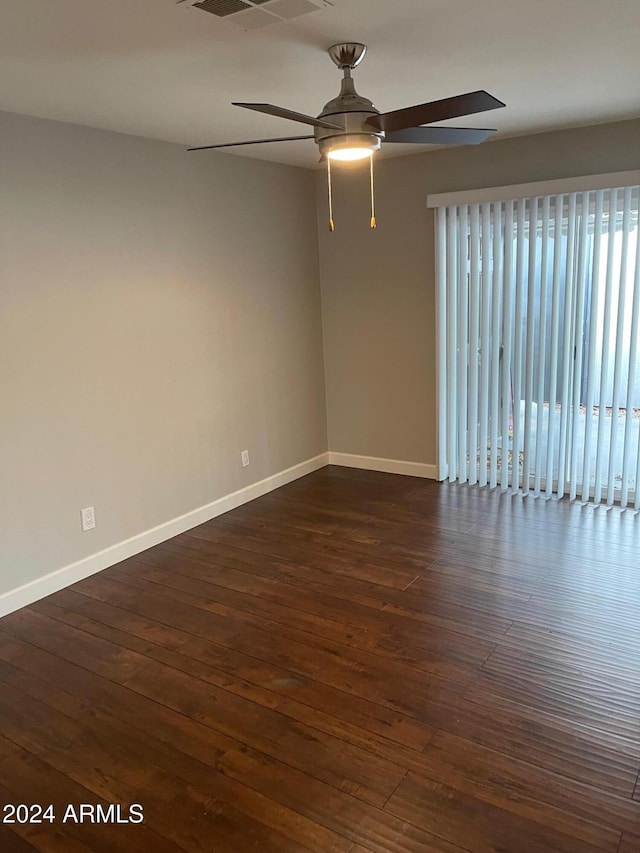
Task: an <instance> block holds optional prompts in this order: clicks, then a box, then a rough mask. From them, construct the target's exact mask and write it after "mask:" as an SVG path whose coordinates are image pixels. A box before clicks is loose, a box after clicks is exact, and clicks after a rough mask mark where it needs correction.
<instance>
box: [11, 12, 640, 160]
mask: <svg viewBox="0 0 640 853" xmlns="http://www.w3.org/2000/svg"><path fill="white" fill-rule="evenodd" d="M332 3H333V6H332V8H328V9H324V10H322V11H318V12H314V13H312V14H309V15H305V16H304V17H301V18H298V19H297V20H292V21H290V22H288V23H278V24H275V25H273V26H270V27H267V28H264V29H259V30H252V31H248V32H245V31H244V30H242V29H241V28H240V27H239V26H237V25H236V24H234V23H232V22H231V21H230V20H229V19H227V20H225V19H224V18H217V17H215V16H214V15H211V14H207V13H206V12H203V11H201V10H197V9H193V8H190V7H189V5H188V3H184V4H182V5H177V4H176V2H175V0H0V109H3V110H8V111H12V112H18V113H24V114H28V115H33V116H39V117H43V118H53V119H59V120H62V121H69V122H75V123H78V124H85V125H90V126H92V127H100V128H105V129H109V130H116V131H121V132H124V133H131V134H136V135H140V136H147V137H152V138H156V139H163V140H167V141H171V142H178V143H181V144H184V145H185V146H186V145H206V144H213V143H218V142H234V141H240V140H244V139H256V138H262V137H269V136H289V135H298V134H305V133H307V129H306V128H305V126H304V125H301V124H295V123H293V122H290V121H286V120H284V119H277V118H273V117H270V116H266V115H263V114H260V113H252V112H249V111H246V110H241V109H238V108H237V107H233V106H231V104H230V102H231V101H232V100H238V101H258V102H259V101H266V102H269V103H273V104H277V105H279V106H284V107H288V108H290V109H293V110H298V111H300V112H305V113H311V114H314V115H317V114H318V113H319V112H320V110H321V109H322V106H323V104H324V103H325V102H326V101H328V100H329V99H330V98H332V97H334V95H336V94H337V92H338V88H339V80H340V73H339V72H338V70H337V69H336V68H335V66H334V65H333V64H332V63H331V61H330V60H329V58H328V56H327V55H326V54H325V49H326V48H327V47H328V46H329V45H331V44H333V43H335V42H338V41H350V40H354V41H362V42H365V43H366V44H367V45H368V46H369V53H368V54H367V57H366V59H365V61H364V63H363V64H362V65H361V66H360V67H359V68H358V69H357V71H356V72H355V78H356V86H357V88H358V91H360V93H361V94H363V95H365V96H366V97H368V98H371V100H373V102H374V103H375V105H376V106H377V107H378V109H380V110H381V111H383V112H384V111H387V110H392V109H398V108H399V107H403V106H409V105H411V104H415V103H421V102H424V101H430V100H436V99H439V98H444V97H448V96H451V95H456V94H460V93H462V92H468V91H473V90H475V89H486V90H488V91H489V92H491V93H492V94H493V95H495V96H496V97H498V98H500V99H501V100H502V101H505V102H506V103H507V107H506V109H502V110H497V111H496V112H492V113H485V114H480V115H479V116H472V117H470V118H468V119H463V120H458V121H457V122H453V123H454V124H458V125H466V126H469V127H473V126H476V127H487V126H488V127H492V126H493V127H497V128H498V129H499V134H498V136H513V135H520V134H524V133H530V132H536V131H542V130H547V129H551V128H561V127H571V126H577V125H585V124H597V123H600V122H607V121H614V120H616V119H624V118H632V117H635V116H638V115H640V49H639V48H638V44H639V39H638V36H639V34H640V2H639V1H638V0H604V1H603V0H483V2H478V0H332ZM309 132H312V131H311V129H309ZM385 147H386V151H385V153H386V154H394V155H395V154H408V153H414V152H415V151H416V150H428V149H424V148H416V147H415V146H408V145H393V146H392V145H389V144H387V145H386V146H385ZM231 150H232V151H235V153H238V154H241V155H243V156H251V157H259V158H263V159H267V160H274V161H277V162H285V163H292V164H295V165H300V166H309V167H311V166H314V165H315V164H316V163H317V160H318V155H317V150H316V147H315V145H314V143H313V142H312V141H308V142H292V143H275V144H271V145H263V146H251V147H246V148H240V149H231ZM190 156H207V157H215V156H216V154H215V152H208V153H207V152H203V153H201V154H193V155H190Z"/></svg>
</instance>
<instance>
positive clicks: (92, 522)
mask: <svg viewBox="0 0 640 853" xmlns="http://www.w3.org/2000/svg"><path fill="white" fill-rule="evenodd" d="M80 516H81V518H82V529H83V531H84V532H85V533H86V531H87V530H93V528H94V527H95V526H96V511H95V509H94V508H93V507H92V506H87V507H85V508H84V509H81V510H80Z"/></svg>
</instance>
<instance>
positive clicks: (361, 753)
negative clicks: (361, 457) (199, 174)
mask: <svg viewBox="0 0 640 853" xmlns="http://www.w3.org/2000/svg"><path fill="white" fill-rule="evenodd" d="M639 525H640V518H637V517H635V516H634V515H633V513H630V512H621V511H620V510H617V509H614V510H610V511H607V510H606V509H605V508H602V507H601V508H598V509H595V508H593V507H590V506H581V505H578V504H567V503H560V504H558V503H552V502H544V501H541V500H534V499H532V498H523V497H518V496H515V497H513V496H507V495H501V494H500V493H498V492H490V491H487V490H486V489H485V490H480V489H474V488H468V487H460V486H453V485H446V484H443V485H441V484H437V483H434V482H430V481H424V480H419V479H414V478H411V477H401V476H394V475H387V474H376V473H371V472H361V471H353V470H349V469H345V468H336V467H329V468H325V469H323V470H321V471H318V472H316V473H315V474H311V475H310V476H308V477H305V478H304V479H301V480H298V481H297V482H295V483H292V484H290V485H288V486H285V487H284V488H282V489H280V490H278V491H276V492H273V493H271V494H270V495H266V496H265V497H263V498H260V499H258V500H256V501H254V502H253V503H250V504H247V505H245V506H243V507H241V508H239V509H236V510H234V511H233V512H230V513H228V514H227V515H224V516H221V517H220V518H217V519H215V520H213V521H211V522H209V523H207V524H203V525H202V526H200V527H198V528H195V529H194V530H191V531H189V532H188V533H185V534H182V535H180V536H177V537H176V538H175V539H172V540H171V541H169V542H166V543H164V544H162V545H159V546H157V547H155V548H152V549H150V550H149V551H146V552H145V553H143V554H140V555H138V556H137V557H135V558H132V559H129V560H126V561H125V562H123V563H121V564H120V565H118V566H115V567H113V568H111V569H108V570H107V571H104V572H102V573H100V574H98V575H95V576H93V577H91V578H88V579H86V580H84V581H81V582H80V583H77V584H75V585H74V586H73V587H70V588H68V589H65V590H63V591H61V592H58V593H56V594H55V595H52V596H50V597H49V598H47V599H45V600H43V601H40V602H38V603H37V604H34V605H32V606H30V607H26V608H24V609H23V610H20V611H18V612H16V613H13V614H11V615H10V616H7V617H5V618H3V619H2V620H0V804H4V803H13V804H17V803H25V804H32V803H39V804H41V805H43V806H46V805H48V804H50V803H52V804H53V805H54V807H55V817H56V819H55V822H54V823H53V824H49V823H42V824H11V825H7V824H5V825H0V849H1V850H2V851H8V852H9V851H20V853H22V851H33V850H34V849H36V850H41V851H64V853H67V851H69V853H75V851H78V853H80V851H82V852H83V853H87V851H92V853H93V851H147V850H149V851H154V853H163V851H175V850H185V851H207V853H209V852H210V851H212V853H227V851H228V853H243V851H258V853H276V851H286V853H305V851H314V852H315V853H462V851H468V853H597V851H607V853H640V781H639V779H638V774H639V771H640V535H639ZM80 803H85V804H94V805H95V804H102V805H103V807H104V808H106V806H107V804H110V803H119V804H121V805H122V815H123V818H125V817H126V816H127V814H128V808H129V806H130V805H131V804H132V803H139V804H141V805H142V806H143V808H144V823H143V824H141V825H134V824H113V823H109V824H103V823H91V822H84V823H82V824H79V823H75V822H73V820H68V821H67V822H66V823H63V822H62V817H63V815H64V812H65V809H66V806H67V805H68V804H73V805H75V806H78V804H80Z"/></svg>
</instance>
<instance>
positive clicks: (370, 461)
mask: <svg viewBox="0 0 640 853" xmlns="http://www.w3.org/2000/svg"><path fill="white" fill-rule="evenodd" d="M329 465H343V466H344V467H345V468H361V469H364V470H366V471H383V472H384V473H386V474H407V475H409V476H411V477H424V478H425V479H427V480H437V479H438V477H437V475H438V468H437V466H436V465H427V464H426V463H425V462H403V461H402V460H400V459H380V458H378V457H377V456H356V455H355V454H353V453H333V452H329Z"/></svg>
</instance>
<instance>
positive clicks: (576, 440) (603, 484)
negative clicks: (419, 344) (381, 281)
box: [437, 187, 640, 508]
mask: <svg viewBox="0 0 640 853" xmlns="http://www.w3.org/2000/svg"><path fill="white" fill-rule="evenodd" d="M638 195H639V192H638V187H625V188H622V189H610V190H596V191H591V192H581V193H566V194H560V195H550V196H549V195H547V196H541V197H537V198H527V199H519V200H516V201H506V202H486V203H482V204H468V205H466V204H460V205H453V206H449V207H440V208H438V210H437V248H438V271H437V278H438V297H439V298H438V304H439V307H438V327H439V328H438V332H439V336H438V339H439V345H438V349H439V360H440V370H439V377H440V380H439V404H440V405H439V412H440V467H441V476H442V477H443V478H444V477H448V478H449V479H450V480H459V481H460V482H463V483H465V482H469V483H471V484H474V483H478V484H479V485H481V486H484V485H487V484H489V485H490V486H492V487H493V486H497V485H500V486H501V487H502V488H504V489H507V488H509V489H513V490H521V489H522V490H525V491H526V490H529V489H532V490H533V491H534V493H535V494H538V495H539V494H542V493H544V494H546V495H548V496H551V495H552V494H554V493H555V494H558V495H559V496H561V497H562V496H564V495H568V497H570V498H571V499H573V498H576V497H580V498H581V499H582V500H588V499H590V498H591V499H593V500H594V501H595V502H596V503H599V502H601V501H603V500H606V502H607V503H608V504H612V503H613V502H614V500H619V501H620V503H621V504H622V506H627V505H628V504H630V503H631V504H634V505H635V507H636V508H640V488H638V487H637V484H638V481H639V480H640V353H639V351H638V350H639V345H638V338H639V322H640V252H639V251H638Z"/></svg>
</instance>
